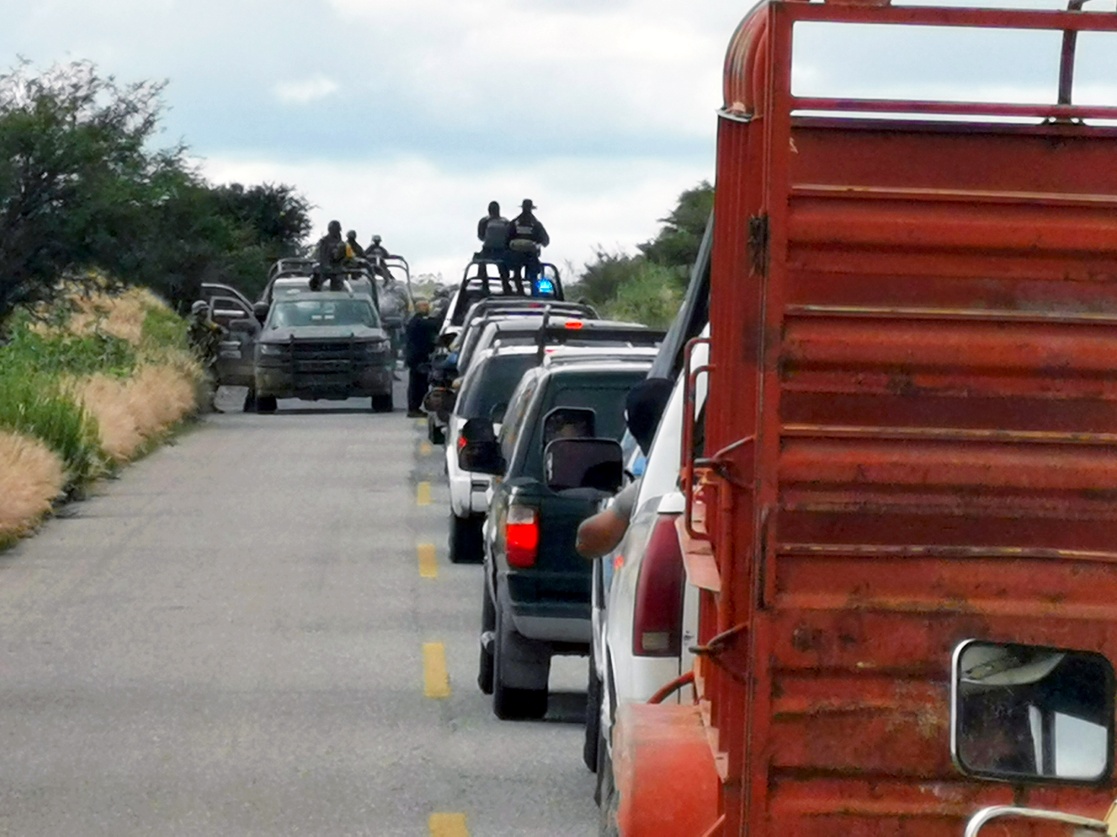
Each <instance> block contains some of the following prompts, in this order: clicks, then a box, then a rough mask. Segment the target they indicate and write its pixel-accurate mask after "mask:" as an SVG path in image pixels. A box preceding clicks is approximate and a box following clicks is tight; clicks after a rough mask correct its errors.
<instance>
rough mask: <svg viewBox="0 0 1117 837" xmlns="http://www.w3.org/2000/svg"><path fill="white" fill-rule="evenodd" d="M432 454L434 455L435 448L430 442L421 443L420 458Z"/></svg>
mask: <svg viewBox="0 0 1117 837" xmlns="http://www.w3.org/2000/svg"><path fill="white" fill-rule="evenodd" d="M432 453H434V446H433V445H432V444H431V443H430V442H420V443H419V455H420V456H430V455H431V454H432Z"/></svg>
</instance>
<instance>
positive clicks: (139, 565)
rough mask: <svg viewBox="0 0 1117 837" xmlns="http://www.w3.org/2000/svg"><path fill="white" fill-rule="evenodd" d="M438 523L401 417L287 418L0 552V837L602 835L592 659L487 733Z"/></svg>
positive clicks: (225, 437)
mask: <svg viewBox="0 0 1117 837" xmlns="http://www.w3.org/2000/svg"><path fill="white" fill-rule="evenodd" d="M402 394H403V393H402V392H400V393H397V403H400V402H401V401H402V398H401V396H402ZM235 402H236V398H235V393H234V394H233V396H232V397H229V395H228V394H225V395H224V396H223V397H222V399H220V400H219V404H224V405H225V406H230V407H235ZM0 502H2V498H0ZM447 515H448V511H447V505H446V488H445V483H444V482H443V479H442V462H441V459H440V450H439V449H435V450H433V451H432V450H431V449H430V446H429V445H427V444H426V442H425V434H424V431H423V428H422V425H421V424H420V423H419V422H417V421H416V420H414V419H406V418H404V416H403V414H402V412H400V411H399V410H397V411H396V412H395V413H393V414H391V415H375V414H373V413H371V412H370V411H369V410H368V409H367V405H362V404H359V403H358V402H355V401H352V402H344V403H342V404H337V403H330V402H322V403H321V404H312V403H310V402H298V401H285V402H280V411H279V413H277V414H276V415H272V416H263V415H246V414H241V413H239V412H229V413H227V414H224V415H213V416H209V417H207V418H205V419H204V421H203V422H202V423H201V425H200V426H199V427H197V428H194V429H191V430H189V431H188V432H186V433H184V434H183V435H182V436H181V437H180V438H179V439H178V440H177V441H176V442H175V444H173V445H171V446H168V447H165V448H163V449H161V450H159V451H157V452H156V453H154V454H153V455H151V456H150V457H148V458H147V459H145V460H144V461H142V462H139V463H137V464H135V465H133V466H131V467H129V468H128V469H126V471H124V473H123V476H122V477H121V478H120V479H117V480H113V481H106V482H104V483H102V484H100V485H98V486H97V487H96V489H95V491H94V496H93V497H91V498H90V499H88V500H86V501H84V502H81V503H75V504H71V505H70V506H68V507H67V508H65V509H64V510H63V514H62V515H61V516H60V517H59V518H57V519H54V520H52V521H50V522H48V523H47V524H46V525H45V526H44V527H43V529H42V531H41V532H40V533H39V534H38V535H36V536H35V537H34V538H32V539H29V540H27V541H25V542H23V543H22V544H20V545H19V546H18V547H16V548H15V549H13V550H10V551H9V552H6V553H2V554H0V834H3V835H9V834H10V835H66V836H67V837H70V835H129V834H145V835H146V834H175V835H180V834H185V835H192V834H206V835H208V834H214V835H249V834H251V835H286V834H299V835H302V834H307V835H349V834H368V835H385V836H386V837H390V836H391V835H430V836H431V837H467V835H473V837H484V835H563V837H566V835H571V836H572V837H578V835H591V834H596V833H597V830H596V825H595V823H596V808H595V806H594V804H593V801H592V799H591V793H592V785H593V783H592V776H591V774H590V773H589V772H588V771H587V770H586V769H585V767H584V766H583V765H582V763H581V741H582V733H581V726H580V724H581V718H582V713H583V711H584V703H585V673H586V662H585V659H584V658H577V657H574V658H566V659H562V660H559V661H556V665H555V666H554V671H553V673H552V681H551V688H552V695H551V703H550V707H549V711H548V716H547V718H546V720H544V721H542V722H536V723H508V722H501V721H497V720H496V719H495V718H494V717H493V715H492V712H491V708H490V702H489V700H488V699H487V698H485V697H484V696H483V695H482V694H481V693H480V692H479V691H478V689H477V686H476V675H477V625H478V622H479V614H480V589H481V575H480V568H479V567H476V566H454V565H451V564H450V563H449V562H448V561H447V560H446V557H445V556H446V545H445V544H446V523H447Z"/></svg>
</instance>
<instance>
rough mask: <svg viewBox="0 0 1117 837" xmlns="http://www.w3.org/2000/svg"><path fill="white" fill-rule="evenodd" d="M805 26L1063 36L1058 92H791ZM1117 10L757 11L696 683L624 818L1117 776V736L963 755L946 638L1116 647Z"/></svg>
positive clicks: (732, 239)
mask: <svg viewBox="0 0 1117 837" xmlns="http://www.w3.org/2000/svg"><path fill="white" fill-rule="evenodd" d="M808 23H815V24H818V23H822V24H833V25H835V26H849V25H880V26H892V25H895V26H905V27H941V28H944V29H945V30H948V31H949V32H955V31H961V30H963V29H965V30H969V32H971V33H974V32H977V33H979V34H978V37H979V38H980V33H984V32H994V31H998V30H1013V31H1033V30H1034V31H1048V32H1055V33H1057V37H1058V38H1060V39H1061V43H1062V44H1063V52H1062V56H1061V62H1060V55H1059V51H1058V47H1056V49H1055V51H1054V52H1055V54H1054V55H1045V56H1039V55H1037V56H1035V60H1036V61H1037V62H1043V63H1042V66H1044V67H1051V68H1059V67H1060V63H1061V76H1060V78H1059V91H1058V100H1057V101H1053V102H1051V103H1047V104H1019V103H1013V104H988V103H975V102H957V101H927V100H914V99H913V100H902V101H897V100H887V99H876V98H874V99H868V98H861V99H857V98H836V97H818V96H811V97H808V96H803V95H796V92H795V90H793V87H792V72H791V68H792V53H793V48H794V38H795V36H796V33H797V32H798V31H799V27H802V26H803V25H804V24H808ZM1115 31H1117V14H1114V13H1113V12H1112V10H1110V11H1108V12H1104V13H1102V12H1090V11H1084V10H1082V9H1081V3H1077V4H1076V5H1075V8H1072V9H1071V10H1069V11H1067V10H1050V11H1018V10H990V9H975V8H933V7H899V6H889V5H887V4H885V5H880V4H867V3H866V4H862V3H852V4H836V3H833V2H825V3H817V2H812V3H808V2H793V1H791V0H767V2H763V3H761V4H760V5H758V6H757V7H756V9H754V11H753V12H752V13H751V14H750V15H749V16H748V17H747V18H746V19H745V20H744V22H743V23H742V24H741V26H740V28H739V29H738V31H737V33H736V34H735V36H734V38H733V41H732V44H731V46H730V48H729V52H728V55H727V58H726V63H725V81H724V109H723V110H722V111H721V113H720V120H719V129H718V140H717V143H718V144H717V180H716V196H715V208H714V218H715V229H714V245H713V256H712V273H711V299H710V311H711V334H712V337H711V339H710V345H709V362H708V366H704V367H703V368H702V369H698V370H695V369H691V370H690V372H689V375H690V378H691V380H693V379H695V378H696V377H697V376H699V375H708V380H709V386H708V397H707V400H706V402H705V406H704V409H703V410H701V411H698V410H696V411H695V412H696V413H698V414H697V415H695V416H692V420H691V432H689V433H688V434H687V437H686V441H685V443H684V453H683V459H684V461H683V462H682V465H681V484H682V486H683V490H684V493H685V494H686V496H687V513H686V515H684V519H683V521H682V522H681V523H680V536H681V538H682V540H683V547H684V549H683V551H684V559H685V563H686V570H687V578H688V583H689V584H691V585H693V586H695V587H697V588H699V595H700V605H699V611H700V615H699V644H698V647H697V648H696V649H695V652H696V654H697V655H698V656H697V662H696V665H695V671H694V680H695V684H696V685H695V691H696V703H695V705H694V706H677V705H658V706H649V705H641V706H634V707H622V711H621V713H620V718H619V722H618V727H617V730H616V732H615V734H614V735H615V737H614V740H613V753H614V756H613V757H614V762H615V767H614V776H615V784H616V786H617V793H616V800H615V809H614V811H613V814H612V815H613V816H614V817H615V820H614V825H616V826H617V827H618V829H619V831H620V833H621V834H625V835H644V834H649V835H650V834H655V835H657V837H659V835H671V834H680V835H682V834H686V835H691V837H694V835H701V834H709V835H744V834H748V835H753V837H762V835H763V836H764V837H767V836H768V835H771V836H772V837H775V836H776V835H781V836H782V835H796V837H823V836H825V837H832V835H846V837H862V836H863V835H906V836H907V837H947V835H961V834H962V832H963V828H964V827H965V822H966V820H967V819H968V818H969V817H970V816H971V815H972V814H973V813H974V812H975V811H977V810H978V809H980V808H982V807H983V806H988V805H1001V804H1006V805H1007V804H1018V805H1036V806H1039V807H1049V808H1058V809H1062V810H1064V811H1070V812H1080V813H1083V814H1089V815H1091V816H1098V815H1099V814H1100V813H1103V812H1104V811H1105V810H1106V808H1107V806H1108V804H1109V801H1110V800H1111V799H1112V798H1113V797H1114V795H1115V792H1117V788H1115V787H1114V785H1113V782H1112V779H1111V778H1110V776H1109V773H1110V772H1111V770H1110V767H1111V758H1110V760H1109V762H1108V763H1107V764H1108V765H1109V766H1108V767H1107V773H1106V775H1104V776H1099V777H1095V779H1094V780H1092V781H1091V782H1089V783H1075V782H1044V781H1019V782H1014V781H999V782H998V781H989V780H982V779H980V778H975V777H974V776H972V775H970V776H967V775H964V774H963V772H962V771H960V770H959V768H958V766H957V764H956V763H955V761H954V760H952V757H951V664H952V663H951V660H952V654H953V653H954V651H955V649H956V648H958V647H959V645H960V644H961V643H963V642H965V641H966V640H973V639H977V640H983V641H989V642H994V643H1024V644H1028V645H1035V646H1042V647H1054V648H1071V649H1083V650H1085V651H1090V652H1096V653H1098V654H1100V655H1102V656H1103V657H1104V658H1106V659H1108V660H1110V661H1113V660H1117V129H1115V128H1114V127H1113V125H1114V124H1117V107H1114V106H1113V104H1112V103H1111V104H1109V105H1090V106H1080V105H1075V104H1073V103H1072V97H1071V95H1070V94H1071V89H1072V84H1071V76H1072V74H1073V71H1074V45H1075V41H1076V38H1078V37H1079V36H1080V35H1081V33H1083V32H1090V33H1092V34H1098V33H1113V32H1115ZM1109 43H1111V44H1112V43H1113V42H1112V39H1111V40H1110V41H1109ZM1052 87H1054V84H1052ZM1109 722H1110V725H1111V722H1112V718H1111V717H1110V718H1109ZM1039 827H1040V826H1039V825H1034V826H1033V825H1028V824H1025V825H1024V826H1022V827H1021V828H1019V829H1017V830H1012V831H997V832H996V833H998V834H1009V833H1011V834H1038V833H1044V834H1046V833H1051V832H1042V831H1031V830H1028V829H1029V828H1039ZM1061 833H1065V832H1061Z"/></svg>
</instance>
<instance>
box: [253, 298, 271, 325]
mask: <svg viewBox="0 0 1117 837" xmlns="http://www.w3.org/2000/svg"><path fill="white" fill-rule="evenodd" d="M270 310H271V306H270V305H268V303H266V302H257V303H255V304H254V305H253V306H252V316H253V317H255V318H256V322H258V323H259V324H260V325H263V324H264V320H266V319H267V318H268V311H270Z"/></svg>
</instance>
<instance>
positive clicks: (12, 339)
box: [0, 315, 136, 378]
mask: <svg viewBox="0 0 1117 837" xmlns="http://www.w3.org/2000/svg"><path fill="white" fill-rule="evenodd" d="M12 366H15V367H18V368H20V369H21V370H23V371H24V373H31V374H36V375H46V376H57V375H75V376H82V375H92V374H93V373H94V372H103V373H105V374H107V375H114V376H116V377H121V378H123V377H127V376H128V375H130V374H131V373H132V371H133V370H134V369H135V368H136V349H135V347H134V346H132V344H131V343H129V342H128V341H127V340H124V339H123V338H120V337H116V336H114V335H112V334H106V333H104V332H100V331H95V332H93V333H91V334H85V335H81V336H79V335H76V334H73V333H72V332H69V331H62V330H53V329H52V330H50V331H49V332H42V331H36V330H35V329H33V328H31V320H30V319H29V318H28V317H27V316H25V315H19V316H16V317H13V318H12V321H11V323H10V327H9V329H8V343H7V345H5V346H4V347H3V348H2V349H0V373H2V372H3V371H4V370H5V369H6V368H8V367H12Z"/></svg>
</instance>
